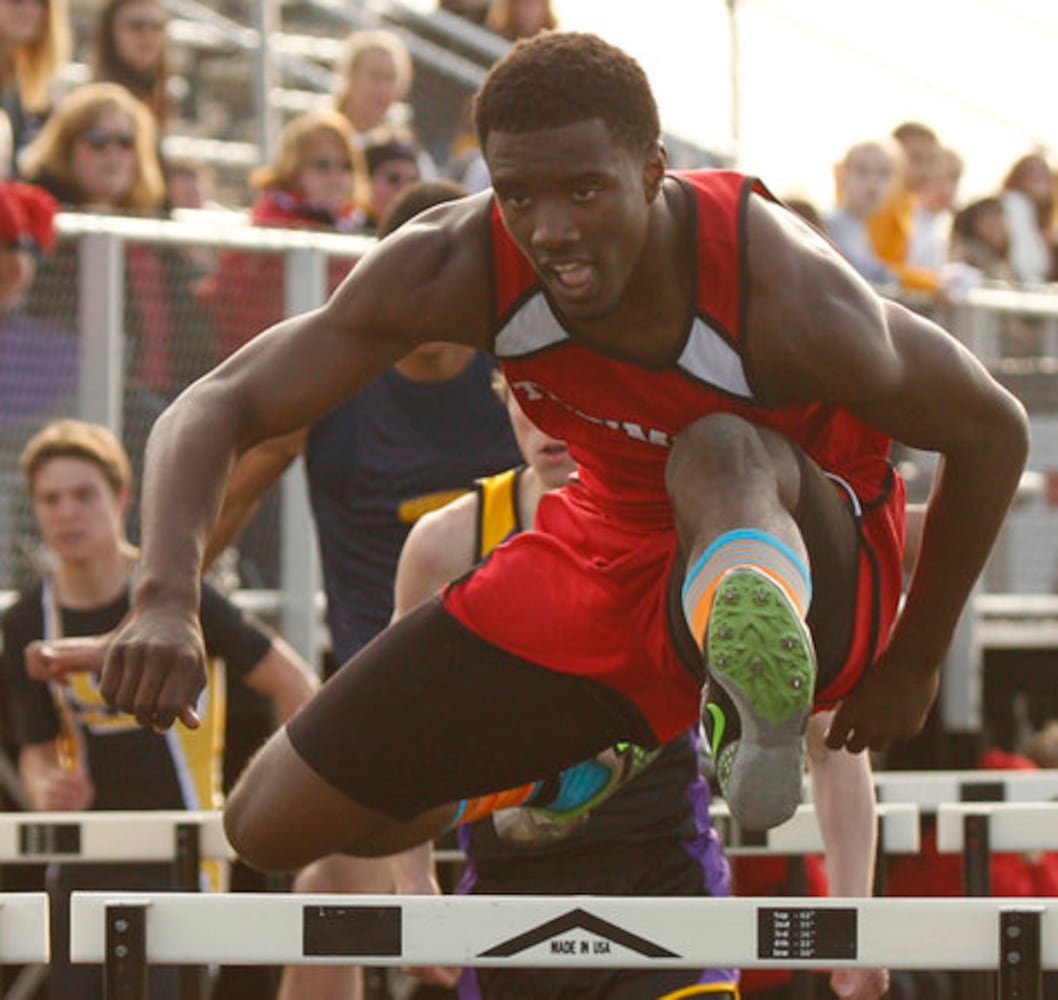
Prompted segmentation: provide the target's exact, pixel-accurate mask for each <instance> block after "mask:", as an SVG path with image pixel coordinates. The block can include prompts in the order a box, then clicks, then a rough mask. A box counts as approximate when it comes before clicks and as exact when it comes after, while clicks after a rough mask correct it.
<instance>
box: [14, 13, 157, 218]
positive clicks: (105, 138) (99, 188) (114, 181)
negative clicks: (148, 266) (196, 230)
mask: <svg viewBox="0 0 1058 1000" xmlns="http://www.w3.org/2000/svg"><path fill="white" fill-rule="evenodd" d="M3 2H4V0H0V3H3ZM156 138H157V130H156V128H155V124H154V120H153V118H152V117H151V113H150V111H148V109H147V107H146V105H144V104H143V103H142V102H141V101H138V100H137V99H136V98H135V97H133V96H132V94H130V93H129V91H128V90H126V89H125V88H124V87H122V86H120V85H118V84H116V83H86V84H83V85H82V86H80V87H77V88H76V89H75V90H72V91H70V93H68V94H67V95H66V96H65V97H64V98H63V99H62V100H61V101H60V102H59V103H58V105H56V108H55V110H54V112H53V113H52V115H51V117H50V118H49V119H48V122H47V124H46V125H45V126H44V128H43V129H42V130H41V132H40V134H39V135H38V136H37V138H36V139H35V140H34V141H33V142H32V143H31V144H30V145H29V147H28V148H27V149H26V151H25V153H24V154H23V157H22V171H23V173H24V175H25V177H26V179H27V180H29V181H31V182H33V183H35V184H40V185H41V186H42V187H44V188H46V189H47V190H49V191H50V192H51V193H52V194H53V195H54V196H55V197H56V198H57V199H58V201H59V203H60V204H61V205H63V207H65V208H68V209H79V210H82V211H97V212H130V211H131V212H140V213H142V212H155V211H157V210H158V209H159V208H160V207H161V205H162V201H163V199H164V197H165V180H164V178H163V176H162V168H161V164H160V163H159V161H158V153H157V150H156V145H157V143H156Z"/></svg>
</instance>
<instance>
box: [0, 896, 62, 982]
mask: <svg viewBox="0 0 1058 1000" xmlns="http://www.w3.org/2000/svg"><path fill="white" fill-rule="evenodd" d="M50 958H51V937H50V934H49V931H48V894H47V893H46V892H0V963H3V964H5V965H24V964H26V963H30V962H32V963H36V962H47V961H48V960H49V959H50Z"/></svg>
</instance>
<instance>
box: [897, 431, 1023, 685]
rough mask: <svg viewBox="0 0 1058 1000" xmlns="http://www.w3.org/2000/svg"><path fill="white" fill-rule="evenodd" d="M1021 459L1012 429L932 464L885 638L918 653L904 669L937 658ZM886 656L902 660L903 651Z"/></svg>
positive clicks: (995, 530) (988, 547)
mask: <svg viewBox="0 0 1058 1000" xmlns="http://www.w3.org/2000/svg"><path fill="white" fill-rule="evenodd" d="M1024 461H1025V453H1024V451H1023V442H1022V441H1021V439H1020V437H1019V434H1018V433H1017V429H1016V428H1012V430H1011V433H1009V434H1004V433H997V434H996V435H995V436H994V437H993V440H992V441H990V442H989V441H982V442H980V447H979V448H978V449H975V450H973V451H971V452H970V453H963V454H961V455H959V456H957V457H955V456H949V457H946V458H944V459H943V460H942V461H941V462H940V463H939V464H938V467H937V474H936V475H937V478H936V480H935V482H934V488H933V491H932V494H931V497H930V501H929V505H928V508H927V510H926V514H925V518H924V521H923V523H922V529H921V539H920V543H919V546H920V547H919V556H918V560H917V562H916V565H915V570H914V573H913V575H912V578H911V581H910V584H909V587H908V592H907V598H906V601H905V603H904V609H903V613H902V614H901V616H900V619H899V620H898V622H897V625H896V628H895V629H894V632H893V636H892V640H891V643H890V648H891V649H892V650H894V651H897V650H903V649H909V650H913V651H920V652H919V653H918V654H917V655H916V654H914V653H913V654H912V656H910V657H909V658H908V659H907V663H908V665H909V666H912V667H915V666H920V667H922V668H936V667H937V666H938V665H939V663H940V661H941V660H942V659H943V656H944V654H945V652H946V649H947V644H948V642H949V641H950V638H951V635H952V633H953V632H954V629H955V626H956V624H957V622H958V620H959V616H960V615H961V613H962V611H963V608H964V607H965V605H966V602H967V600H968V599H969V596H970V593H971V592H972V590H973V587H974V584H975V583H976V581H977V579H978V577H979V576H980V574H981V572H982V570H983V569H984V566H985V563H986V561H987V559H988V556H989V554H990V552H991V551H992V547H993V545H994V544H995V540H996V538H997V537H998V535H999V532H1000V531H1001V530H1002V526H1003V523H1004V520H1005V519H1006V516H1007V513H1008V511H1009V509H1010V504H1011V502H1012V501H1013V499H1014V495H1015V493H1016V492H1017V487H1018V482H1019V480H1020V476H1021V472H1022V469H1023V467H1024ZM923 654H924V655H923ZM892 659H893V661H894V662H904V657H903V656H899V655H898V656H896V657H893V658H892ZM916 661H917V662H916ZM930 661H932V662H930Z"/></svg>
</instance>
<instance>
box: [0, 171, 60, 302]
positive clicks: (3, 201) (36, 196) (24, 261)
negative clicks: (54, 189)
mask: <svg viewBox="0 0 1058 1000" xmlns="http://www.w3.org/2000/svg"><path fill="white" fill-rule="evenodd" d="M56 209H57V205H56V202H55V199H54V198H53V197H52V196H51V195H50V194H48V192H47V191H45V190H44V189H43V188H39V187H36V186H35V185H32V184H22V183H20V182H18V181H0V308H2V307H3V306H4V305H6V304H7V303H8V302H10V301H12V300H13V299H14V298H15V297H16V296H17V295H18V294H19V293H20V292H22V291H23V290H25V289H26V288H28V287H29V284H30V282H31V281H32V280H33V276H34V274H36V270H37V260H38V259H39V258H40V256H41V255H42V254H43V253H45V252H46V251H48V250H50V249H51V248H52V247H53V246H54V245H55V212H56Z"/></svg>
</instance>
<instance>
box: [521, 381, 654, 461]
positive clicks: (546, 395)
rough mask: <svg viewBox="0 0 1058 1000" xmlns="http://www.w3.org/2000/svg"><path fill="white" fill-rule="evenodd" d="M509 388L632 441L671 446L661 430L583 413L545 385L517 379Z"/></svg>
mask: <svg viewBox="0 0 1058 1000" xmlns="http://www.w3.org/2000/svg"><path fill="white" fill-rule="evenodd" d="M511 388H512V389H514V391H515V392H516V393H517V394H519V395H520V396H522V397H523V398H524V399H525V400H526V401H527V402H533V401H534V400H540V399H547V400H549V401H550V402H552V403H556V404H558V405H559V406H561V407H562V409H564V410H565V411H566V412H567V413H570V414H572V415H573V416H574V417H576V418H577V419H578V420H584V421H586V422H587V423H589V424H594V425H595V426H597V427H605V428H607V429H608V430H611V431H621V432H623V433H624V434H625V435H627V436H628V437H630V438H631V439H632V440H633V441H641V442H643V443H644V444H652V445H656V446H657V447H659V448H669V447H671V446H672V437H671V436H670V435H669V434H668V433H666V432H665V431H663V430H658V429H657V428H647V427H644V426H643V425H642V424H640V423H638V422H636V421H634V420H617V419H616V418H614V417H598V416H596V415H595V414H593V413H585V412H584V411H583V410H580V409H578V408H577V407H575V406H574V405H573V404H572V403H569V402H567V401H566V400H564V399H563V398H562V397H561V396H558V395H556V394H555V393H553V392H552V391H551V390H550V389H548V388H547V387H546V386H543V385H540V383H539V382H533V381H530V380H529V379H519V380H517V381H514V382H512V383H511Z"/></svg>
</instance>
